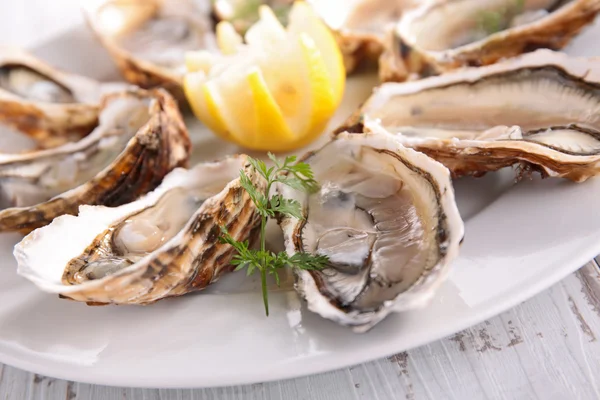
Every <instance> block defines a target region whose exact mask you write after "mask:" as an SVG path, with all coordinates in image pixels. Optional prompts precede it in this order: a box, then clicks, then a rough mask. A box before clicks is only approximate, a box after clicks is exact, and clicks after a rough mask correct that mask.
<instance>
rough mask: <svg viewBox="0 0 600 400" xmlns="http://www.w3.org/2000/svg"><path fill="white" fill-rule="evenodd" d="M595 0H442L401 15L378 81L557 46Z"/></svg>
mask: <svg viewBox="0 0 600 400" xmlns="http://www.w3.org/2000/svg"><path fill="white" fill-rule="evenodd" d="M599 11H600V0H448V1H445V2H434V3H430V4H426V5H423V6H422V7H419V8H417V9H415V10H412V11H410V12H407V13H405V15H404V16H403V18H402V19H401V21H400V22H399V23H398V25H397V27H396V30H395V35H393V36H392V39H391V41H390V42H389V44H388V45H387V54H386V55H385V56H384V57H382V59H383V60H385V62H386V63H387V65H385V66H384V67H383V68H382V70H383V72H382V73H381V74H380V76H381V79H382V80H383V81H402V80H405V79H407V78H410V77H413V76H430V75H436V74H440V73H443V72H447V71H449V70H452V69H456V68H460V67H464V66H482V65H488V64H492V63H495V62H497V61H499V60H502V59H505V58H509V57H514V56H518V55H520V54H523V53H527V52H531V51H534V50H536V49H539V48H547V49H552V50H559V49H561V48H562V47H564V46H565V45H566V44H567V43H569V41H570V40H571V39H572V38H573V37H574V36H576V35H577V34H578V33H579V32H580V31H581V30H582V29H583V28H584V27H585V26H586V25H588V24H590V23H591V22H593V21H594V19H595V17H596V14H597V13H598V12H599Z"/></svg>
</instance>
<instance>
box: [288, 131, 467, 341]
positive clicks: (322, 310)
mask: <svg viewBox="0 0 600 400" xmlns="http://www.w3.org/2000/svg"><path fill="white" fill-rule="evenodd" d="M375 131H377V132H375ZM303 161H305V162H307V163H309V164H310V165H311V167H312V170H313V172H314V174H315V179H316V180H317V181H318V182H319V184H320V185H321V188H320V190H319V191H318V192H317V193H314V194H310V195H307V194H305V193H300V192H297V191H295V190H293V189H291V188H289V187H281V188H278V190H279V191H280V192H281V193H283V195H284V196H285V197H289V198H292V199H295V200H297V201H299V202H300V203H301V205H302V207H303V211H304V215H305V219H304V220H298V219H296V218H293V217H289V216H286V217H282V218H281V219H280V225H281V227H282V229H283V232H284V238H285V244H286V251H287V252H288V253H289V254H290V255H293V254H295V253H297V252H307V253H312V254H319V255H325V256H328V257H329V264H328V266H327V267H326V268H325V269H323V270H322V271H305V270H296V289H297V290H298V292H299V293H300V295H301V296H302V297H303V298H304V299H305V300H306V301H307V303H308V308H309V309H310V310H311V311H313V312H316V313H318V314H320V315H321V316H323V317H325V318H328V319H331V320H333V321H336V322H338V323H340V324H342V325H347V326H350V327H352V329H353V330H354V331H356V332H365V331H367V330H369V329H370V328H372V327H373V326H374V325H375V324H377V323H378V322H379V321H381V320H382V319H384V318H385V317H386V315H388V314H389V313H390V312H394V311H395V312H400V311H405V310H409V309H413V308H418V307H422V306H424V305H426V304H427V303H428V301H429V300H430V299H431V298H432V297H433V295H434V293H435V292H436V289H437V288H438V287H439V286H440V284H441V283H442V282H443V281H444V279H445V277H446V276H447V274H448V272H449V267H450V263H451V261H452V260H454V259H455V258H456V256H457V255H458V250H459V245H460V243H461V241H462V238H463V232H464V226H463V222H462V220H461V218H460V215H459V213H458V210H457V207H456V203H455V200H454V191H453V188H452V184H451V182H450V174H449V172H448V170H447V169H446V168H444V166H443V165H441V164H440V163H438V162H436V161H434V160H432V159H431V158H429V157H427V156H426V155H424V154H422V153H419V152H416V151H414V150H412V149H409V148H405V147H403V146H402V145H401V144H400V143H399V142H398V140H397V139H396V138H395V137H394V136H392V135H390V134H388V133H387V132H385V131H383V130H382V129H376V128H375V127H374V129H373V132H371V133H368V134H364V135H356V134H350V133H341V134H339V135H337V137H335V138H334V139H333V140H332V141H330V142H329V143H328V144H326V145H325V146H324V147H322V148H321V149H320V150H317V151H316V152H313V153H309V154H308V155H307V156H305V158H304V160H303Z"/></svg>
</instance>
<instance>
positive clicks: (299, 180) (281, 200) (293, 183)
mask: <svg viewBox="0 0 600 400" xmlns="http://www.w3.org/2000/svg"><path fill="white" fill-rule="evenodd" d="M269 158H270V159H271V161H273V164H274V165H273V166H271V167H268V166H267V164H266V163H265V162H263V161H261V160H256V159H254V158H250V157H249V158H248V161H249V162H250V164H251V165H252V166H253V167H254V169H255V170H256V172H257V173H258V174H260V175H261V176H262V177H263V178H265V180H266V182H267V185H266V189H265V191H264V192H263V191H261V190H260V189H257V188H256V186H254V184H253V183H252V180H251V179H250V178H249V177H248V175H246V173H245V172H244V170H241V171H240V184H241V186H242V187H243V188H244V189H245V190H246V192H248V195H249V196H250V198H251V199H252V202H253V203H254V205H255V206H256V209H257V211H258V213H259V214H260V216H261V221H260V249H251V248H250V244H249V242H248V241H244V242H239V241H237V240H235V239H234V238H233V237H232V236H231V235H230V234H229V232H228V231H227V229H226V228H224V227H221V230H222V235H221V237H220V241H221V243H227V244H229V245H231V246H233V248H234V249H235V250H236V251H237V254H236V255H235V256H234V257H233V259H232V261H231V263H232V264H233V265H235V266H236V268H235V270H236V271H238V270H241V269H244V268H247V269H246V274H247V275H248V276H249V275H252V274H253V273H254V272H256V271H259V272H260V277H261V285H262V295H263V302H264V306H265V313H266V315H267V316H268V315H269V295H268V290H267V276H268V275H273V277H274V278H275V282H276V283H277V285H278V286H279V283H280V280H279V271H280V270H281V269H283V268H299V269H304V270H320V269H323V267H324V266H325V264H326V263H327V257H325V256H321V255H313V254H308V253H296V254H294V255H293V256H289V255H288V254H287V253H286V252H280V253H274V252H272V251H270V250H267V249H266V244H265V229H266V226H267V220H268V219H269V218H273V217H275V216H276V215H278V214H281V215H289V216H292V217H295V218H298V219H304V215H303V213H302V206H301V205H300V203H299V202H298V201H296V200H293V199H287V198H285V197H283V196H282V195H281V194H274V195H271V194H270V193H271V188H272V187H273V185H274V184H276V183H280V184H283V185H286V186H289V187H291V188H293V189H296V190H299V191H302V192H306V193H313V192H315V191H317V190H318V189H319V185H318V183H317V181H316V180H315V179H314V174H313V172H312V170H311V168H310V165H308V164H307V163H304V162H296V156H289V157H286V158H285V160H283V161H280V160H278V159H277V158H276V157H275V156H274V155H273V154H271V153H269Z"/></svg>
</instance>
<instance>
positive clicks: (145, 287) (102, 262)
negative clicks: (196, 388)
mask: <svg viewBox="0 0 600 400" xmlns="http://www.w3.org/2000/svg"><path fill="white" fill-rule="evenodd" d="M241 169H245V172H246V174H247V175H248V176H249V177H250V179H251V180H252V182H253V183H254V184H255V185H256V187H258V188H262V189H263V190H264V188H265V181H264V180H263V179H262V178H261V177H260V176H259V175H258V174H256V173H255V171H254V170H253V169H252V168H251V166H250V164H249V163H247V158H246V157H245V156H237V157H230V158H227V159H225V160H223V161H220V162H215V163H207V164H199V165H197V166H196V167H194V168H192V169H190V170H185V169H181V168H178V169H176V170H174V171H172V172H171V173H170V174H169V175H167V176H166V177H165V179H164V181H163V183H162V184H161V185H160V186H159V187H158V188H157V189H156V190H154V191H153V192H151V193H149V194H147V195H145V196H143V197H142V198H140V199H139V200H137V201H134V202H132V203H129V204H125V205H122V206H120V207H115V208H108V207H102V206H82V207H81V208H80V212H79V215H78V216H77V217H75V216H71V215H65V216H62V217H59V218H56V219H55V220H54V221H53V222H52V223H51V224H50V225H48V226H46V227H43V228H41V229H37V230H35V231H33V232H32V233H31V234H29V235H28V236H26V237H25V238H24V239H23V240H22V241H21V242H20V243H19V244H17V245H16V246H15V250H14V255H15V257H16V259H17V262H18V265H19V267H18V273H19V274H20V275H22V276H24V277H26V278H27V279H29V280H31V281H33V282H34V283H35V284H36V285H37V286H38V287H40V288H41V289H42V290H44V291H47V292H52V293H59V294H60V295H62V296H64V297H67V298H69V299H73V300H77V301H84V302H88V303H96V304H97V303H102V304H106V303H110V304H148V303H152V302H155V301H157V300H160V299H164V298H166V297H172V296H180V295H183V294H185V293H188V292H191V291H195V290H200V289H203V288H204V287H206V286H207V285H209V284H210V283H212V282H214V281H216V280H217V279H218V278H219V277H220V276H221V275H222V274H224V273H225V272H228V271H231V270H232V267H231V266H230V264H229V261H230V260H231V258H232V256H233V255H234V249H233V248H232V247H231V246H229V245H227V244H221V243H220V242H219V241H218V237H219V235H220V233H221V230H220V226H226V227H227V228H228V230H229V233H230V234H231V235H232V236H233V237H234V238H236V239H237V240H240V241H243V240H248V239H252V238H253V237H254V236H255V235H256V233H257V232H258V229H257V228H258V227H259V223H260V216H259V214H258V212H257V210H256V208H255V206H254V203H252V200H251V199H250V196H249V195H248V193H247V192H246V191H245V190H244V189H243V188H242V187H241V186H240V181H239V174H240V170H241ZM53 249H60V251H54V250H53Z"/></svg>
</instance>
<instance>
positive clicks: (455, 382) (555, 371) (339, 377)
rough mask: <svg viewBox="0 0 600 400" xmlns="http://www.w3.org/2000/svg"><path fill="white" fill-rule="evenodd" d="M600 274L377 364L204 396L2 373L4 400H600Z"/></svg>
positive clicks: (587, 274) (594, 269) (584, 273)
mask: <svg viewBox="0 0 600 400" xmlns="http://www.w3.org/2000/svg"><path fill="white" fill-rule="evenodd" d="M599 338H600V267H599V266H598V263H597V262H596V261H592V262H589V263H588V264H586V265H585V266H584V267H583V268H581V269H580V270H579V271H577V272H576V273H574V274H572V275H570V276H568V277H567V278H565V279H564V280H563V281H561V282H559V283H558V284H556V285H554V286H553V287H551V288H550V289H549V290H547V291H545V292H543V293H540V294H539V295H537V296H535V297H534V298H532V299H530V300H528V301H526V302H524V303H522V304H521V305H519V306H517V307H515V308H513V309H512V310H510V311H507V312H505V313H503V314H501V315H499V316H497V317H495V318H492V319H490V320H488V321H485V322H484V323H481V324H479V325H476V326H474V327H472V328H469V329H467V330H464V331H462V332H459V333H456V334H454V335H452V336H450V337H448V338H446V339H443V340H440V341H438V342H435V343H432V344H429V345H427V346H423V347H420V348H417V349H413V350H411V351H407V352H402V353H400V354H396V355H393V356H391V357H388V358H386V359H382V360H379V361H375V362H371V363H366V364H363V365H358V366H355V367H352V368H346V369H342V370H338V371H334V372H330V373H326V374H321V375H315V376H310V377H304V378H299V379H291V380H286V381H280V382H274V383H265V384H255V385H248V386H238V387H224V388H212V389H202V390H154V389H131V388H116V387H107V386H97V385H88V384H82V383H73V382H67V381H62V380H56V379H51V378H47V377H43V376H40V375H36V374H32V373H28V372H25V371H21V370H18V369H15V368H12V367H8V366H1V365H0V400H5V399H6V400H8V399H10V400H12V399H66V400H91V399H94V400H95V399H99V400H100V399H106V400H108V399H111V400H112V399H131V400H142V399H143V400H167V399H168V400H175V399H177V400H187V399H195V400H209V399H211V400H212V399H222V400H238V399H239V400H242V399H243V400H259V399H260V400H275V399H286V400H295V399H317V400H321V399H323V400H325V399H327V400H358V399H376V400H377V399H378V400H387V399H407V400H420V399H434V400H443V399H453V400H464V399H511V400H512V399H540V400H552V399H556V400H562V399H583V400H587V399H590V400H594V399H600V373H599V371H600V340H599Z"/></svg>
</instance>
